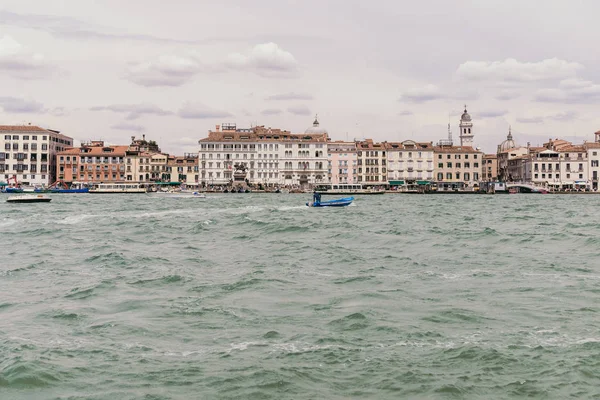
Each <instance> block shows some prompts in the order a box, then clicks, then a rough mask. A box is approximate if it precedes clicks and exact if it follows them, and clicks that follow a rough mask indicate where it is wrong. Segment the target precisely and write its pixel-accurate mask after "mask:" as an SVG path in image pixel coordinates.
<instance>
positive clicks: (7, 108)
mask: <svg viewBox="0 0 600 400" xmlns="http://www.w3.org/2000/svg"><path fill="white" fill-rule="evenodd" d="M0 108H2V111H4V112H5V113H18V114H43V113H45V112H46V111H47V110H46V109H45V108H44V105H43V104H42V103H40V102H37V101H34V100H30V99H29V100H28V99H22V98H17V97H0Z"/></svg>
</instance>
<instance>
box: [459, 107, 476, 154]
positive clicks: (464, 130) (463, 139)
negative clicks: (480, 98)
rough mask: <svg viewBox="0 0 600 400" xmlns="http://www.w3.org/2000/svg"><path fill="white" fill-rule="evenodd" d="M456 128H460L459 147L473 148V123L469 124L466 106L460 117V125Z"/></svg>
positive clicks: (469, 118) (469, 119)
mask: <svg viewBox="0 0 600 400" xmlns="http://www.w3.org/2000/svg"><path fill="white" fill-rule="evenodd" d="M458 126H459V128H460V135H459V137H460V145H461V146H471V147H473V136H475V132H473V122H471V116H470V115H469V113H468V112H467V105H466V104H465V111H464V112H463V113H462V115H461V116H460V123H459V124H458Z"/></svg>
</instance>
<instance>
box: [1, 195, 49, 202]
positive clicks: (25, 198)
mask: <svg viewBox="0 0 600 400" xmlns="http://www.w3.org/2000/svg"><path fill="white" fill-rule="evenodd" d="M51 200H52V199H51V198H50V197H47V196H45V195H43V194H36V195H32V194H24V195H20V196H12V197H9V198H8V199H6V202H7V203H49V202H50V201H51Z"/></svg>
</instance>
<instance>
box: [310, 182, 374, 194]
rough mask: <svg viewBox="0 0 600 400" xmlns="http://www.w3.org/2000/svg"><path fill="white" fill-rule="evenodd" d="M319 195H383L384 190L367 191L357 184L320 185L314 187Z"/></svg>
mask: <svg viewBox="0 0 600 400" xmlns="http://www.w3.org/2000/svg"><path fill="white" fill-rule="evenodd" d="M315 191H316V192H317V193H321V194H384V193H385V190H383V189H382V190H377V189H367V188H365V187H363V185H361V184H358V183H322V184H318V185H317V186H316V187H315Z"/></svg>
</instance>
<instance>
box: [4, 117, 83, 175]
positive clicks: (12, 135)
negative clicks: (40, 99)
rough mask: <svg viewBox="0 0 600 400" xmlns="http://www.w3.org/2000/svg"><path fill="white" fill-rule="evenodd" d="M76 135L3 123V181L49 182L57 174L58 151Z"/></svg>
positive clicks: (69, 143)
mask: <svg viewBox="0 0 600 400" xmlns="http://www.w3.org/2000/svg"><path fill="white" fill-rule="evenodd" d="M70 146H73V138H71V137H69V136H66V135H63V134H61V133H60V132H59V131H56V130H51V129H43V128H40V127H39V126H33V125H0V181H3V182H5V183H9V182H10V183H11V184H12V183H15V182H18V183H19V184H24V185H34V186H35V185H45V186H47V185H50V184H52V183H53V182H54V181H55V180H56V177H57V173H56V172H57V171H56V153H57V152H60V151H63V150H64V149H65V148H67V147H70Z"/></svg>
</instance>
